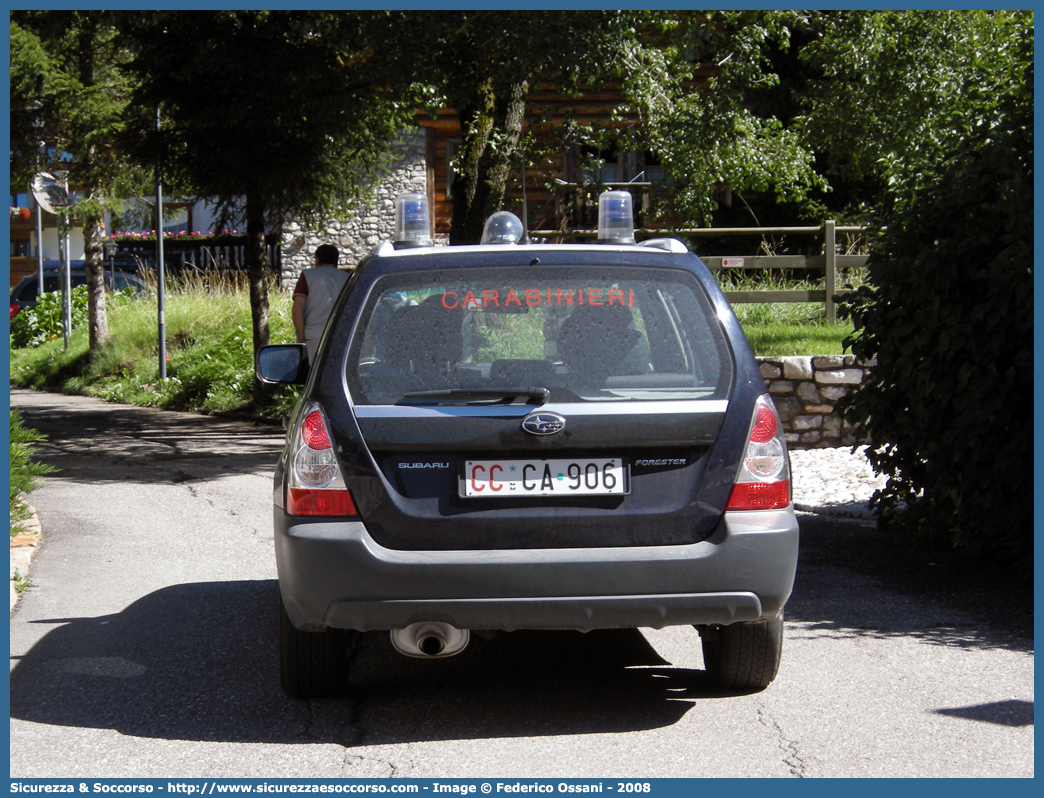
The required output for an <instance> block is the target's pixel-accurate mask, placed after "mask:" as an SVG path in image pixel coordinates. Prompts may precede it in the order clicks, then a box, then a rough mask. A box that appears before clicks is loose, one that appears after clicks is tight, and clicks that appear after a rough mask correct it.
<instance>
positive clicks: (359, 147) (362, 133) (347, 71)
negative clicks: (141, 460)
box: [121, 10, 411, 390]
mask: <svg viewBox="0 0 1044 798" xmlns="http://www.w3.org/2000/svg"><path fill="white" fill-rule="evenodd" d="M121 25H122V29H123V31H124V33H125V35H126V37H127V40H128V41H130V42H133V44H134V48H135V53H136V55H135V59H134V61H133V62H132V63H131V65H130V72H131V74H133V75H134V76H135V79H136V82H137V88H136V90H135V94H134V101H135V108H136V110H137V113H136V114H135V116H134V117H133V118H132V120H131V122H130V123H129V126H128V128H129V129H128V133H127V135H126V136H125V137H124V144H125V146H126V147H127V148H128V149H129V150H130V151H131V152H133V153H135V154H136V155H137V157H138V158H139V160H141V161H142V162H149V161H151V160H152V159H153V158H154V157H155V155H156V154H157V153H159V154H161V155H162V158H163V164H164V174H165V178H164V179H165V180H167V181H169V182H170V183H171V184H172V186H173V187H174V189H175V190H180V191H181V192H183V193H195V194H199V195H202V196H207V197H213V198H214V199H215V200H216V202H217V204H218V206H219V208H220V209H221V210H222V211H223V213H224V216H225V219H224V221H225V222H226V223H228V224H231V223H232V222H234V221H237V220H238V219H245V221H246V232H247V236H248V244H247V252H246V261H247V268H248V271H249V274H250V281H251V310H252V322H251V323H252V340H253V349H254V350H256V349H258V348H260V347H261V346H263V345H264V344H267V343H268V340H269V335H270V331H269V308H268V301H267V296H268V295H267V291H266V287H265V281H266V279H267V278H268V276H269V275H268V265H269V264H268V258H267V254H266V250H265V246H264V234H265V229H266V225H268V226H272V225H275V224H278V223H279V222H280V221H281V220H282V218H283V216H284V215H287V214H294V215H295V216H296V217H297V218H299V219H304V220H306V221H310V222H312V223H314V224H316V225H319V224H321V223H323V222H324V221H325V220H326V218H328V217H329V216H330V215H345V214H347V213H349V212H350V210H351V209H350V206H349V205H348V201H350V200H351V199H353V198H358V197H359V196H361V195H364V194H365V193H366V191H367V189H368V186H369V184H370V182H371V180H372V179H373V177H374V176H375V175H377V174H378V173H379V171H380V167H381V166H382V165H384V163H385V161H386V158H387V154H388V151H389V144H390V143H391V142H393V141H395V139H396V138H397V136H398V133H399V131H400V130H401V129H402V128H403V127H405V126H406V125H407V123H408V121H409V119H410V114H409V111H410V110H411V108H410V106H409V105H408V104H404V103H402V102H400V100H401V99H402V95H401V94H399V93H396V92H395V91H394V90H393V89H392V88H391V86H390V85H389V84H387V83H382V82H375V79H376V80H377V81H379V80H380V79H381V78H382V76H381V75H380V72H379V70H375V69H374V67H373V65H372V64H371V63H370V61H371V59H372V58H373V57H375V56H374V53H373V52H372V51H370V50H368V49H367V43H368V42H369V41H370V39H369V38H368V34H367V31H366V30H365V29H364V28H363V26H362V23H361V18H360V17H358V16H357V15H354V14H351V13H348V12H340V13H330V12H317V11H300V10H297V11H246V10H241V11H193V12H192V13H185V12H181V11H170V12H164V11H158V12H151V13H148V14H139V13H137V12H133V13H129V14H126V15H125V16H123V17H121ZM157 108H160V120H161V127H160V130H159V131H158V132H157V131H156V130H155V128H156V109H157ZM258 390H260V387H259V386H258Z"/></svg>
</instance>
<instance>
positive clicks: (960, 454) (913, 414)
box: [847, 20, 1033, 570]
mask: <svg viewBox="0 0 1044 798" xmlns="http://www.w3.org/2000/svg"><path fill="white" fill-rule="evenodd" d="M1029 24H1030V26H1031V25H1032V22H1031V20H1030V23H1029ZM1023 34H1024V35H1022V36H1020V37H1019V38H1018V39H1017V40H1016V44H1015V45H1014V46H1015V48H1016V50H1015V52H1016V53H1017V58H1015V59H1012V67H1013V68H1012V69H1010V70H1009V72H1008V75H1007V80H1006V81H1005V80H1000V79H999V78H1000V76H999V75H994V78H995V82H994V83H993V86H992V87H993V88H996V89H997V90H998V92H999V93H998V94H992V93H991V92H990V91H989V90H986V91H984V92H982V93H981V94H976V95H975V96H973V97H971V98H969V102H968V103H967V104H966V105H965V106H964V107H962V108H960V109H955V111H954V114H953V116H952V118H951V126H952V129H953V130H955V131H960V132H961V133H962V134H963V138H962V139H961V141H960V143H959V144H957V145H956V146H955V147H954V148H953V149H952V150H951V151H950V152H949V153H948V154H946V155H945V156H940V157H939V158H938V159H937V161H936V164H935V165H934V167H933V168H932V169H931V170H930V171H926V172H924V173H922V174H920V175H917V176H916V177H914V176H911V178H910V179H909V180H908V181H906V182H904V183H902V184H901V190H897V191H896V196H895V199H894V208H895V211H894V212H893V213H892V214H891V215H890V217H889V218H887V223H888V228H887V231H886V232H884V233H883V234H882V235H881V236H880V238H879V239H878V240H877V242H876V245H875V247H874V250H873V253H872V255H871V260H870V264H869V269H870V281H871V283H872V284H873V285H874V286H876V288H870V287H863V288H861V289H860V290H859V292H858V296H857V300H856V301H855V302H854V303H853V305H852V306H851V307H850V308H849V312H850V313H851V316H852V318H853V320H854V322H855V327H856V332H855V334H854V336H853V338H852V339H851V342H850V343H851V347H852V350H853V352H854V353H855V354H856V355H858V356H860V357H864V358H870V357H876V358H877V361H878V362H877V366H876V367H875V368H874V369H873V371H872V372H871V376H870V380H869V382H868V383H867V384H865V385H864V387H862V388H861V389H860V390H859V391H858V392H856V393H855V394H854V395H852V396H851V398H850V400H849V407H848V409H847V418H848V420H849V421H851V422H853V423H857V424H861V425H863V426H864V427H865V428H866V429H867V430H868V432H869V435H870V439H871V443H872V444H873V445H872V447H871V452H870V455H869V456H870V459H871V461H872V463H873V464H874V466H875V468H876V469H878V471H879V472H880V473H883V474H885V475H887V477H888V483H887V485H886V487H885V488H884V489H883V490H882V491H880V492H879V493H878V495H877V496H876V499H875V500H876V502H877V504H878V506H879V508H880V511H881V518H882V521H883V523H884V524H885V525H887V526H888V527H889V528H891V529H894V530H896V531H897V532H898V533H899V534H901V535H902V536H903V537H905V538H907V539H909V540H912V541H914V542H916V543H919V544H925V545H939V544H952V545H953V546H954V547H956V548H959V549H963V550H965V551H968V552H972V553H976V554H982V555H991V556H997V557H1002V558H1004V559H1007V560H1009V561H1011V562H1013V563H1016V564H1018V565H1020V566H1021V567H1022V568H1023V569H1024V570H1025V569H1027V568H1029V567H1030V566H1031V564H1032V552H1033V549H1032V545H1033V524H1032V510H1033V483H1032V479H1033V457H1032V455H1033V452H1032V429H1033V405H1032V402H1033V348H1032V347H1033V37H1032V28H1031V27H1030V28H1028V29H1027V30H1024V31H1023Z"/></svg>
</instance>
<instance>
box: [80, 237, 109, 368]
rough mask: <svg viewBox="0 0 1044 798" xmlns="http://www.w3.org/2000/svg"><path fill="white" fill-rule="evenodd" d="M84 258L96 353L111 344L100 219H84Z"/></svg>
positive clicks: (89, 320) (90, 338)
mask: <svg viewBox="0 0 1044 798" xmlns="http://www.w3.org/2000/svg"><path fill="white" fill-rule="evenodd" d="M83 258H84V263H85V265H86V270H87V329H88V336H87V337H88V341H89V344H88V345H89V347H90V351H91V352H92V353H93V352H97V351H98V350H100V349H101V348H102V347H103V346H105V344H106V343H108V341H109V316H108V312H107V309H106V306H105V229H104V228H103V227H102V220H101V219H97V218H93V217H92V218H89V219H85V220H84V224H83Z"/></svg>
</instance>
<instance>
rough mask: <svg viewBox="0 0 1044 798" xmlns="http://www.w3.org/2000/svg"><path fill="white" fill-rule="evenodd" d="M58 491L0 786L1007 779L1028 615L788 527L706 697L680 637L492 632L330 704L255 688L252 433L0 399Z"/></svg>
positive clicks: (831, 530) (1024, 608)
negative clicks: (299, 780)
mask: <svg viewBox="0 0 1044 798" xmlns="http://www.w3.org/2000/svg"><path fill="white" fill-rule="evenodd" d="M11 402H12V406H13V407H17V408H19V409H20V410H21V412H22V415H23V417H24V419H25V422H26V424H27V425H28V426H31V427H34V428H37V429H40V430H41V431H43V432H44V433H46V434H47V435H48V436H49V439H50V440H49V442H48V443H47V444H45V445H44V446H42V447H41V453H40V459H42V460H44V461H45V462H48V463H50V464H52V465H54V466H56V467H58V468H60V469H61V471H60V473H58V474H56V475H54V476H51V477H49V478H48V479H47V481H46V485H45V486H44V487H43V488H41V489H40V490H39V491H37V492H36V493H34V494H33V503H34V504H35V506H36V507H37V509H38V511H39V513H40V517H41V521H42V524H43V530H44V536H45V539H44V543H43V546H42V549H41V551H40V553H39V554H38V555H37V557H36V559H35V560H34V562H33V567H32V571H31V574H30V575H31V580H32V582H33V583H34V584H35V585H36V587H35V588H33V589H31V590H29V591H28V592H27V593H26V594H25V595H24V596H23V597H22V599H21V601H20V602H19V605H18V607H17V608H16V610H15V612H14V614H13V616H12V618H11V688H10V689H11V765H10V766H11V771H10V772H11V776H12V777H83V778H90V777H138V778H143V777H152V778H177V777H182V778H186V777H197V778H204V777H208V778H214V777H223V778H236V777H272V778H275V777H379V776H395V777H416V778H437V777H493V776H503V777H542V776H546V777H583V776H598V777H616V776H620V777H701V776H703V777H705V776H732V777H747V776H759V777H827V776H843V777H847V776H896V777H918V776H973V777H976V776H1022V777H1027V776H1032V775H1033V773H1034V771H1033V619H1032V592H1031V590H1029V589H1025V588H1022V589H1020V588H1017V587H1013V586H1011V585H1010V584H1008V583H1007V582H1006V580H1005V579H1004V576H1003V574H994V573H992V572H990V571H984V570H982V569H979V568H975V567H972V566H969V565H966V564H962V563H960V562H957V561H956V560H954V559H952V558H948V557H939V556H936V557H929V556H925V555H913V554H909V553H905V552H902V551H898V550H896V549H894V548H892V547H890V546H889V545H888V544H887V543H886V542H885V541H884V540H883V539H882V538H881V537H880V535H879V534H878V532H877V531H876V530H875V529H873V528H872V527H870V526H867V525H864V524H861V523H859V522H854V521H844V520H834V519H829V518H823V517H819V516H812V515H802V516H801V525H802V554H801V564H800V567H799V572H798V578H797V583H796V586H795V591H794V595H793V597H792V598H791V601H790V603H789V604H788V605H787V621H788V625H787V633H786V639H785V643H784V656H783V665H782V667H781V669H780V673H779V677H778V678H777V680H776V681H775V682H774V683H773V684H772V685H771V686H770V687H769V688H768V689H767V690H765V691H764V692H761V693H753V694H727V693H722V692H720V691H717V690H715V689H713V688H712V687H711V686H710V685H709V684H708V682H707V681H706V679H705V678H704V673H703V671H702V657H701V655H700V653H699V639H698V636H697V634H696V632H695V631H694V630H692V629H685V628H676V629H669V630H662V631H654V630H641V631H638V630H624V631H608V632H595V633H591V634H587V635H581V634H574V633H556V632H516V633H513V634H501V635H498V636H496V637H495V638H493V639H492V640H481V639H480V640H477V641H475V642H473V643H472V645H471V646H469V648H468V649H467V650H466V651H465V652H463V653H462V654H460V655H459V656H457V657H454V658H451V659H447V660H439V661H417V660H410V659H407V658H404V657H402V656H400V655H398V654H396V653H394V651H393V650H392V648H391V646H390V643H389V642H388V640H387V636H386V635H384V634H378V633H373V634H368V635H366V636H365V637H364V640H363V643H362V645H361V647H360V650H359V652H358V653H357V655H356V657H355V659H354V660H353V665H352V673H353V682H354V688H353V690H352V692H351V693H350V694H349V695H346V696H345V697H343V698H339V699H328V700H322V701H312V702H308V701H301V700H294V699H290V698H287V697H286V696H284V695H283V694H282V692H281V691H280V689H279V684H278V672H277V659H276V591H277V588H276V582H275V563H274V557H273V552H272V532H271V515H270V513H271V494H270V491H271V479H270V474H271V468H272V464H273V463H274V461H275V458H276V456H277V452H278V451H279V448H280V447H281V445H282V432H281V430H280V429H278V428H277V427H266V426H257V425H253V424H250V423H245V422H236V421H227V420H219V419H213V418H205V417H200V416H193V415H187V414H175V413H165V412H159V411H152V410H146V409H141V408H131V407H126V406H121V405H111V404H105V403H103V402H100V401H97V400H92V399H85V398H82V397H65V396H57V395H52V394H38V393H32V392H26V391H21V390H16V391H13V392H12V395H11Z"/></svg>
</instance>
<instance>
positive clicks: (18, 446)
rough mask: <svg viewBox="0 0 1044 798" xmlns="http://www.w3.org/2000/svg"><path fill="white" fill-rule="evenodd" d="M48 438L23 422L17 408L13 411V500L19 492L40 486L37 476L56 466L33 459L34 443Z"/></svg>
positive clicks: (51, 471)
mask: <svg viewBox="0 0 1044 798" xmlns="http://www.w3.org/2000/svg"><path fill="white" fill-rule="evenodd" d="M44 440H46V438H45V437H44V435H43V434H42V433H40V432H37V431H36V430H34V429H29V428H28V427H26V426H24V425H23V424H22V417H21V415H20V414H19V413H18V411H17V410H12V411H11V502H12V504H13V503H14V502H15V500H16V499H17V497H18V495H19V494H22V493H29V492H30V491H32V490H35V489H36V488H37V487H38V484H37V480H36V478H37V477H40V476H43V475H44V474H51V473H53V472H54V470H55V469H54V468H53V467H51V466H49V465H45V464H43V463H38V462H36V461H34V460H33V455H34V454H35V453H36V447H35V446H34V444H36V443H40V442H41V441H44Z"/></svg>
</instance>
